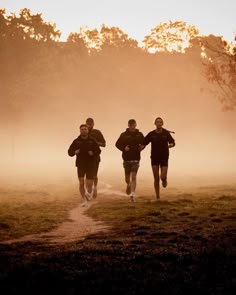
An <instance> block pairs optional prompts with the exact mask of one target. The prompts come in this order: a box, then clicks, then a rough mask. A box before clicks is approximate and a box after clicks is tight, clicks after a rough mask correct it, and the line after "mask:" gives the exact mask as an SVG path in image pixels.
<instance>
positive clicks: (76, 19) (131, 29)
mask: <svg viewBox="0 0 236 295" xmlns="http://www.w3.org/2000/svg"><path fill="white" fill-rule="evenodd" d="M0 7H2V8H6V10H7V13H10V12H16V13H17V14H18V12H19V10H20V9H21V8H29V9H30V10H31V11H32V12H33V13H38V12H40V13H42V15H43V18H44V19H45V20H46V21H52V22H55V23H56V24H57V28H58V29H60V30H61V31H62V38H61V39H65V38H66V37H67V36H68V34H69V33H70V32H79V29H80V27H81V26H88V27H89V28H94V27H99V26H100V25H101V24H103V23H104V24H106V25H108V26H118V27H120V28H121V29H122V30H124V31H125V32H127V33H128V34H129V36H130V37H133V38H135V39H136V40H138V41H142V40H143V38H144V36H146V35H147V34H149V33H150V30H151V28H153V27H155V26H156V25H158V24H159V23H160V22H167V21H169V20H172V21H174V20H182V21H185V22H187V23H188V24H192V25H195V26H196V27H197V28H198V29H199V30H200V33H201V34H203V35H208V34H211V33H212V34H214V35H220V36H224V38H225V39H226V40H229V41H232V40H233V35H234V34H235V33H236V17H235V11H236V1H235V0H162V1H159V0H66V1H64V0H60V1H58V0H0Z"/></svg>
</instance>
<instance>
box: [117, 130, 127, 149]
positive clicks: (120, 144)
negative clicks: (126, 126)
mask: <svg viewBox="0 0 236 295" xmlns="http://www.w3.org/2000/svg"><path fill="white" fill-rule="evenodd" d="M115 146H116V147H117V148H118V149H119V150H120V151H122V152H123V151H124V149H125V144H124V138H123V133H121V135H120V137H119V138H118V139H117V141H116V144H115Z"/></svg>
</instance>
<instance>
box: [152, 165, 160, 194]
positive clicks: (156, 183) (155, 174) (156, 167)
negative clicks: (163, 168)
mask: <svg viewBox="0 0 236 295" xmlns="http://www.w3.org/2000/svg"><path fill="white" fill-rule="evenodd" d="M152 172H153V177H154V188H155V192H156V198H157V199H160V184H159V181H160V177H159V165H153V166H152Z"/></svg>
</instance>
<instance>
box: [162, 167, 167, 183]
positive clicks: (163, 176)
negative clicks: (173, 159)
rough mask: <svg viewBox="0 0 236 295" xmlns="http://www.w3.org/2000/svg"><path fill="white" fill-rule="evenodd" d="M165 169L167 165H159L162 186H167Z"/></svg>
mask: <svg viewBox="0 0 236 295" xmlns="http://www.w3.org/2000/svg"><path fill="white" fill-rule="evenodd" d="M167 171H168V166H161V181H162V186H163V187H167Z"/></svg>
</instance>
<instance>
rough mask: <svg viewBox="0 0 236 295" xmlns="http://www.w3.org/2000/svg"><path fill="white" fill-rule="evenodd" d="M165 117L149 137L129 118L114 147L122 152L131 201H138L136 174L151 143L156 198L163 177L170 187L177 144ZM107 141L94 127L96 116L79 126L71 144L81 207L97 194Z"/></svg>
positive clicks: (157, 121)
mask: <svg viewBox="0 0 236 295" xmlns="http://www.w3.org/2000/svg"><path fill="white" fill-rule="evenodd" d="M163 124H164V122H163V120H162V118H160V117H157V118H156V120H155V125H156V129H155V130H153V131H151V132H149V133H148V134H147V135H146V136H144V135H143V133H142V132H140V131H139V129H137V123H136V121H135V120H134V119H130V120H129V121H128V128H127V129H126V130H125V131H124V132H122V133H121V134H120V136H119V138H118V139H117V141H116V143H115V146H116V147H117V148H118V149H119V150H120V151H121V152H122V159H123V167H124V172H125V182H126V193H127V195H128V196H129V197H130V201H131V202H134V201H135V189H136V176H137V172H138V169H139V162H140V159H141V151H142V150H143V149H144V148H145V147H146V146H147V145H148V144H149V143H151V165H152V171H153V177H154V188H155V193H156V198H157V199H160V179H161V182H162V186H163V187H166V186H167V171H168V160H169V148H172V147H174V146H175V140H174V138H173V137H172V135H171V132H170V131H168V130H166V129H165V128H163ZM105 146H106V141H105V139H104V136H103V134H102V132H101V131H100V130H98V129H95V128H94V120H93V118H87V120H86V122H85V124H82V125H80V135H79V136H78V137H77V138H76V139H75V140H73V142H72V143H71V145H70V147H69V149H68V154H69V156H71V157H73V156H76V162H75V165H76V167H77V175H78V179H79V188H80V194H81V197H82V206H83V207H86V206H87V204H88V201H90V200H91V199H95V198H96V197H97V185H98V168H99V163H100V161H101V157H100V154H101V148H100V147H105Z"/></svg>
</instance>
